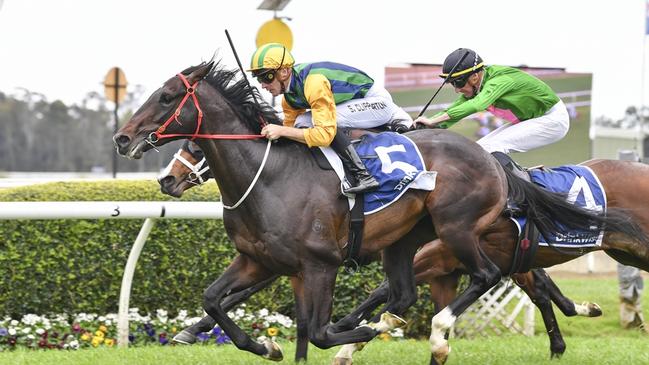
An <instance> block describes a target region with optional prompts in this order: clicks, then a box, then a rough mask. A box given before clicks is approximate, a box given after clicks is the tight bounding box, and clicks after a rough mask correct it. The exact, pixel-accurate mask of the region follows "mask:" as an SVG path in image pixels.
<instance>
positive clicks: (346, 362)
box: [331, 357, 352, 365]
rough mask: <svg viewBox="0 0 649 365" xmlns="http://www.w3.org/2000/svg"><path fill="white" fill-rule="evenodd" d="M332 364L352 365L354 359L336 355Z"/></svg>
mask: <svg viewBox="0 0 649 365" xmlns="http://www.w3.org/2000/svg"><path fill="white" fill-rule="evenodd" d="M331 365H352V359H350V358H347V357H334V361H333V362H332V363H331Z"/></svg>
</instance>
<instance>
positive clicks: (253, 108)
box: [182, 61, 282, 133]
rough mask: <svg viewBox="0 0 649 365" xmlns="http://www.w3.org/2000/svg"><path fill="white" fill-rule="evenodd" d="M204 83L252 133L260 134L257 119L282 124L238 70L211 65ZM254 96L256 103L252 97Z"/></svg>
mask: <svg viewBox="0 0 649 365" xmlns="http://www.w3.org/2000/svg"><path fill="white" fill-rule="evenodd" d="M205 64H206V62H202V63H201V64H199V65H196V66H192V67H189V68H187V69H185V70H184V71H183V72H182V73H183V75H189V74H190V73H192V72H194V71H195V70H197V69H198V68H200V67H202V66H205ZM203 80H205V82H207V83H208V84H210V85H211V86H212V87H214V88H215V89H216V90H217V91H218V92H219V93H220V94H221V95H223V97H224V98H225V99H226V100H227V101H228V103H229V104H230V106H231V107H232V109H233V110H234V111H235V112H236V113H237V114H239V117H240V118H241V120H242V122H244V123H245V124H246V125H247V126H248V127H249V128H250V129H251V130H252V131H254V133H260V132H261V124H260V120H259V118H260V117H262V118H263V119H264V120H265V122H266V123H270V124H282V120H281V119H280V118H279V115H277V111H275V109H273V107H272V106H270V105H268V103H266V101H264V99H263V98H262V97H261V95H260V94H259V90H258V89H257V88H256V87H248V83H247V81H246V79H245V78H243V77H241V72H240V71H239V70H228V69H226V68H224V67H223V66H221V61H218V62H215V63H214V64H213V65H212V68H211V69H210V71H209V73H208V74H207V76H205V78H204V79H203ZM252 93H254V94H255V97H256V98H257V101H258V103H256V102H255V99H253V97H252Z"/></svg>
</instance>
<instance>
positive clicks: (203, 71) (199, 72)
mask: <svg viewBox="0 0 649 365" xmlns="http://www.w3.org/2000/svg"><path fill="white" fill-rule="evenodd" d="M212 66H214V61H210V62H208V63H206V64H204V65H203V66H201V67H199V68H197V69H196V70H195V71H194V72H192V73H191V74H189V76H187V81H188V82H189V84H191V85H193V84H194V83H196V82H198V81H201V80H202V79H203V78H205V76H207V74H208V72H210V70H211V69H212Z"/></svg>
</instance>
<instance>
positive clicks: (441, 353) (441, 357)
mask: <svg viewBox="0 0 649 365" xmlns="http://www.w3.org/2000/svg"><path fill="white" fill-rule="evenodd" d="M450 353H451V346H449V345H448V344H445V345H444V346H442V347H441V348H439V349H437V351H435V352H433V358H434V359H435V361H436V362H437V363H438V364H440V365H442V364H445V363H446V360H447V359H448V354H450Z"/></svg>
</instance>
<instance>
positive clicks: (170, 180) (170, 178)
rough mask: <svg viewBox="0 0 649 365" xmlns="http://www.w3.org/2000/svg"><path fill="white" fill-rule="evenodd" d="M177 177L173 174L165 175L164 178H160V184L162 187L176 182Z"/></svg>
mask: <svg viewBox="0 0 649 365" xmlns="http://www.w3.org/2000/svg"><path fill="white" fill-rule="evenodd" d="M175 180H176V179H175V178H174V177H173V176H171V175H167V176H165V177H163V178H162V179H159V180H158V182H159V183H160V186H162V187H168V186H170V185H172V184H173V183H174V182H175Z"/></svg>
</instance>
